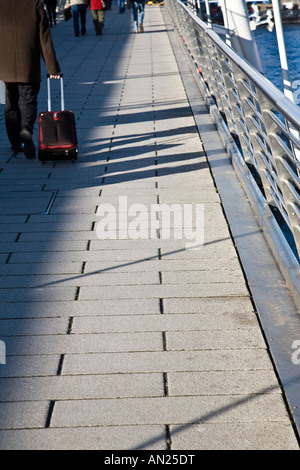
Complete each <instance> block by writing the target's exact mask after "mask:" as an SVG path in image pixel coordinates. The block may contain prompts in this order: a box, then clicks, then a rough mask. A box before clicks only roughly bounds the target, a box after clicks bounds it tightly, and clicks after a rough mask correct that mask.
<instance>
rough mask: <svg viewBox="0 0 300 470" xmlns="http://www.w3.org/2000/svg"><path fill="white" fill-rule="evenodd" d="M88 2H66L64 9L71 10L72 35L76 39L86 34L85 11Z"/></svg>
mask: <svg viewBox="0 0 300 470" xmlns="http://www.w3.org/2000/svg"><path fill="white" fill-rule="evenodd" d="M87 5H88V0H66V5H65V6H66V8H69V7H71V8H72V16H73V25H74V34H75V36H76V37H78V36H79V33H80V32H81V35H82V36H84V35H85V33H86V9H87Z"/></svg>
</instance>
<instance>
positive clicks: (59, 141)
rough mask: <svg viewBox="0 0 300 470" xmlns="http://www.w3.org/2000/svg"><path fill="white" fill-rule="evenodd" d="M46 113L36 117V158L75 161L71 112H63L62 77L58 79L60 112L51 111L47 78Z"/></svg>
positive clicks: (75, 135)
mask: <svg viewBox="0 0 300 470" xmlns="http://www.w3.org/2000/svg"><path fill="white" fill-rule="evenodd" d="M47 89H48V111H45V112H41V113H40V114H39V117H38V156H39V160H40V161H41V162H45V161H46V160H72V161H74V160H77V153H78V148H77V134H76V125H75V118H74V114H73V112H72V111H67V110H65V105H64V86H63V77H62V76H61V78H60V91H61V110H60V111H52V110H51V91H50V77H49V76H48V78H47Z"/></svg>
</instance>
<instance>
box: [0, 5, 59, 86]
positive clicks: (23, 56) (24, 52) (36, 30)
mask: <svg viewBox="0 0 300 470" xmlns="http://www.w3.org/2000/svg"><path fill="white" fill-rule="evenodd" d="M0 31H1V37H0V80H3V81H4V82H21V83H30V82H40V81H41V56H42V57H43V59H44V61H45V64H46V67H47V70H48V73H49V74H50V75H57V74H58V73H59V72H60V67H59V64H58V62H57V60H56V55H55V51H54V47H53V43H52V38H51V32H50V27H49V24H48V20H47V16H46V13H45V10H44V7H43V5H42V3H41V1H40V0H0Z"/></svg>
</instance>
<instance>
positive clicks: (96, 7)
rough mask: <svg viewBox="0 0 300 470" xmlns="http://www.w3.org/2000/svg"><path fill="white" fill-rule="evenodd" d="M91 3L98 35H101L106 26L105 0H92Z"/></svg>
mask: <svg viewBox="0 0 300 470" xmlns="http://www.w3.org/2000/svg"><path fill="white" fill-rule="evenodd" d="M89 3H90V8H91V12H92V15H93V23H94V28H95V31H96V35H97V36H99V35H100V34H102V29H103V27H104V9H105V3H104V0H90V2H89Z"/></svg>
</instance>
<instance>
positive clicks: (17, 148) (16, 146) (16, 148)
mask: <svg viewBox="0 0 300 470" xmlns="http://www.w3.org/2000/svg"><path fill="white" fill-rule="evenodd" d="M10 150H12V152H14V153H22V152H23V147H22V144H21V143H20V144H12V145H11V147H10Z"/></svg>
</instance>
